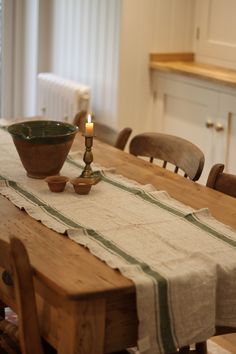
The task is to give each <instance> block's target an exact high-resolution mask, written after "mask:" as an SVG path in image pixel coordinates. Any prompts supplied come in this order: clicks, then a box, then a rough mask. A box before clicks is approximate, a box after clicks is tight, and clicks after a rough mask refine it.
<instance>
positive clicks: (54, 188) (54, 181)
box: [45, 176, 69, 193]
mask: <svg viewBox="0 0 236 354" xmlns="http://www.w3.org/2000/svg"><path fill="white" fill-rule="evenodd" d="M68 181H69V178H68V177H66V176H48V177H46V178H45V182H47V184H48V187H49V189H50V191H51V192H55V193H60V192H63V191H64V189H65V186H66V183H67V182H68Z"/></svg>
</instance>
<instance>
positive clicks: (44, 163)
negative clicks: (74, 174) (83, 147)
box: [8, 120, 78, 178]
mask: <svg viewBox="0 0 236 354" xmlns="http://www.w3.org/2000/svg"><path fill="white" fill-rule="evenodd" d="M8 131H9V133H10V134H11V136H12V139H13V142H14V144H15V147H16V150H17V152H18V154H19V156H20V159H21V162H22V164H23V166H24V168H25V170H26V172H27V175H28V176H29V177H32V178H45V177H47V176H52V175H57V174H58V173H59V171H60V170H61V168H62V166H63V164H64V162H65V159H66V157H67V155H68V153H69V150H70V148H71V145H72V143H73V140H74V138H75V134H76V133H77V132H78V127H77V126H75V125H72V124H69V123H65V122H58V121H51V120H44V121H39V120H38V121H25V122H21V123H15V124H12V125H10V126H9V127H8Z"/></svg>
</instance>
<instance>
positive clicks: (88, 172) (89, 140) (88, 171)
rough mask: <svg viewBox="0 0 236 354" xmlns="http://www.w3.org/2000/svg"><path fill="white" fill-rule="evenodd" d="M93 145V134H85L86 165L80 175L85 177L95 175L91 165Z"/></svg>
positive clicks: (84, 158)
mask: <svg viewBox="0 0 236 354" xmlns="http://www.w3.org/2000/svg"><path fill="white" fill-rule="evenodd" d="M92 146H93V136H88V135H85V153H84V157H83V160H84V163H85V167H84V169H83V172H82V173H81V175H80V177H85V178H91V177H93V170H92V168H91V166H90V165H91V163H92V162H93V153H92Z"/></svg>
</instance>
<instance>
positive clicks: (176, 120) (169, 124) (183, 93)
mask: <svg viewBox="0 0 236 354" xmlns="http://www.w3.org/2000/svg"><path fill="white" fill-rule="evenodd" d="M156 88H157V102H156V106H157V110H156V119H158V120H159V130H161V131H163V132H166V133H168V134H173V135H177V136H180V137H183V138H185V139H187V140H189V141H191V142H193V143H194V144H196V145H197V146H198V147H199V148H200V149H201V150H202V151H203V153H204V155H205V166H204V170H203V174H202V176H201V178H200V180H199V182H200V183H203V184H205V183H206V179H207V176H208V173H209V170H210V168H211V166H212V165H213V163H215V162H224V156H225V152H224V149H225V147H224V135H225V130H223V131H220V132H217V134H216V130H215V122H216V119H217V122H219V120H218V118H217V117H218V112H219V93H218V92H217V91H213V90H208V89H205V88H202V87H197V86H194V85H191V84H188V83H187V84H186V83H182V82H180V81H175V80H169V79H162V78H159V79H158V80H157V87H156Z"/></svg>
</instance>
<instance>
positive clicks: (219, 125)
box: [215, 123, 224, 132]
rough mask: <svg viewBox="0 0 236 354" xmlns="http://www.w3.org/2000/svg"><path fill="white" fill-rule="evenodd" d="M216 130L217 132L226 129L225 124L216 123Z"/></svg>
mask: <svg viewBox="0 0 236 354" xmlns="http://www.w3.org/2000/svg"><path fill="white" fill-rule="evenodd" d="M215 130H216V131H217V132H221V131H223V130H224V126H223V125H222V124H221V123H216V125H215Z"/></svg>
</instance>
